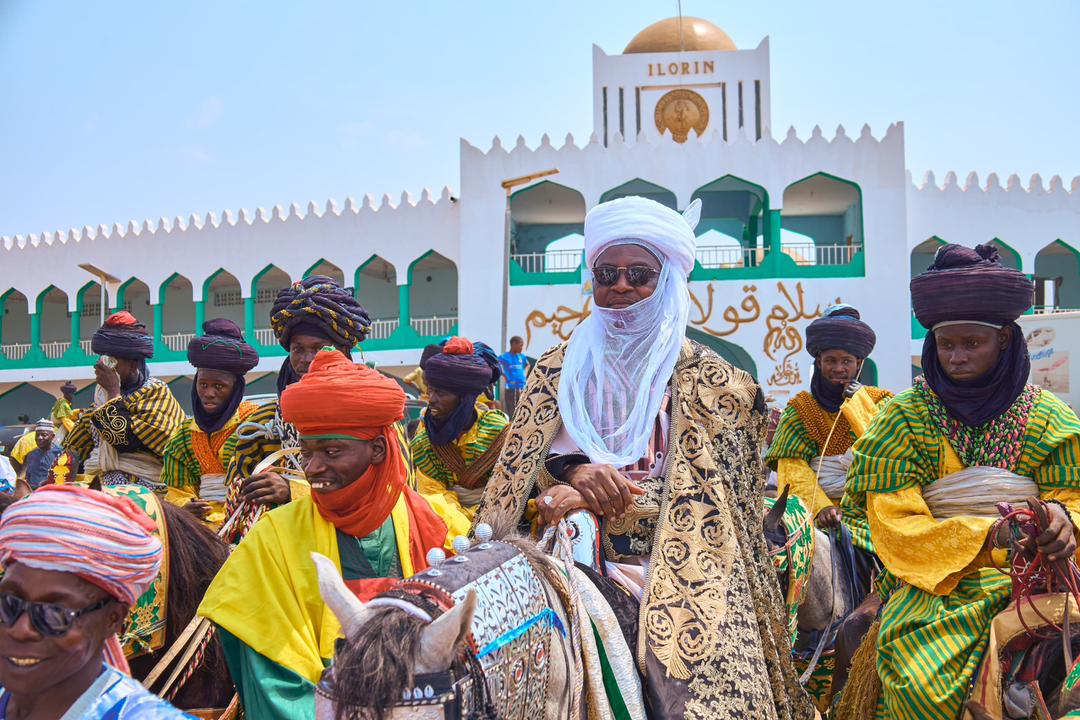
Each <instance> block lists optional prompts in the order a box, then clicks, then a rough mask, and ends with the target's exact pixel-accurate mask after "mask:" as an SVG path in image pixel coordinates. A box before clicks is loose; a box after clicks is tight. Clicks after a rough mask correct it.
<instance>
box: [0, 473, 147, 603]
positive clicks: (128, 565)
mask: <svg viewBox="0 0 1080 720" xmlns="http://www.w3.org/2000/svg"><path fill="white" fill-rule="evenodd" d="M153 531H154V523H153V521H152V520H151V519H150V518H149V517H148V516H147V515H146V513H144V512H143V511H142V510H140V509H139V508H137V507H136V506H135V505H134V504H133V503H132V502H131V501H130V500H127V499H126V498H118V497H111V496H109V495H106V494H104V493H101V492H98V491H96V490H88V489H86V488H82V487H78V486H76V485H48V486H46V487H44V488H42V489H41V490H38V491H36V492H34V493H33V494H31V495H29V496H28V497H26V498H24V499H22V500H20V501H18V502H16V503H14V504H13V505H11V507H9V508H8V509H7V510H6V511H5V512H4V514H3V516H2V517H0V565H3V566H5V567H6V566H8V565H9V564H11V563H13V562H15V563H22V564H24V565H29V566H30V567H33V568H37V569H39V570H51V571H54V572H63V573H71V574H73V575H78V576H79V577H81V578H83V579H84V580H87V581H88V582H91V583H93V584H95V585H97V586H98V587H100V588H102V589H103V590H105V591H106V592H108V593H109V594H110V595H112V596H113V597H115V598H117V599H119V600H120V601H122V602H124V603H126V604H128V605H131V604H132V603H134V602H135V598H137V597H138V596H139V595H140V594H142V592H143V591H144V590H145V589H146V588H147V587H149V586H150V583H152V582H153V580H154V578H155V577H156V576H157V573H158V569H159V567H160V565H161V556H162V548H161V542H160V541H159V540H158V539H157V538H156V537H154V534H153Z"/></svg>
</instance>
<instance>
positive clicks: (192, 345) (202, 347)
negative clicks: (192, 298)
mask: <svg viewBox="0 0 1080 720" xmlns="http://www.w3.org/2000/svg"><path fill="white" fill-rule="evenodd" d="M187 357H188V362H189V363H191V364H192V365H193V366H195V367H197V368H207V369H209V370H224V371H225V372H231V373H236V374H237V375H243V374H245V373H247V372H250V371H251V369H252V368H254V367H255V366H256V365H258V364H259V353H257V352H256V351H255V348H253V347H251V346H250V345H248V344H247V343H246V342H244V334H243V333H242V332H241V331H240V326H239V325H237V324H236V323H234V322H233V321H232V320H227V319H226V318H215V319H213V320H207V321H206V322H204V323H203V334H202V335H199V336H198V337H194V338H192V339H191V341H190V342H189V343H188V349H187Z"/></svg>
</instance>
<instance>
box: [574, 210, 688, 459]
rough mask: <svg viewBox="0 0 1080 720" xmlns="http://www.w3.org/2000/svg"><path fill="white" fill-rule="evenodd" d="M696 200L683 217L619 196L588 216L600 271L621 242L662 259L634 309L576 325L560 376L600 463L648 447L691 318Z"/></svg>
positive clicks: (582, 443) (606, 311)
mask: <svg viewBox="0 0 1080 720" xmlns="http://www.w3.org/2000/svg"><path fill="white" fill-rule="evenodd" d="M700 215H701V202H700V201H699V200H695V201H694V202H692V203H691V204H690V207H689V208H687V210H686V212H685V213H684V214H683V215H680V214H679V213H678V212H676V211H674V210H672V209H670V208H668V207H666V206H664V205H661V204H660V203H658V202H654V201H652V200H648V199H646V198H641V197H626V198H620V199H618V200H612V201H611V202H606V203H603V204H601V205H597V206H596V207H595V208H593V209H592V210H591V211H590V212H589V214H588V215H587V216H586V217H585V261H586V263H588V266H589V268H590V270H591V269H592V267H593V265H594V263H595V262H596V258H597V257H599V255H600V253H602V252H603V251H604V250H606V249H607V248H609V247H612V246H614V245H623V244H633V245H641V246H644V247H646V248H648V249H649V250H650V251H652V252H653V253H654V254H655V255H656V256H657V257H659V258H660V260H661V261H662V262H663V268H662V270H661V272H660V278H659V280H658V281H657V283H656V290H655V291H654V292H653V294H652V295H651V296H650V297H648V298H646V299H645V300H642V301H641V302H638V303H636V304H634V305H631V306H630V307H627V308H624V309H610V308H601V307H595V308H594V309H593V312H592V314H591V315H590V316H589V317H588V318H586V319H585V320H584V321H583V322H582V323H581V324H580V325H578V327H577V328H576V329H575V330H574V334H573V335H571V336H570V341H569V343H568V344H567V347H566V355H565V357H564V359H563V367H562V373H561V378H560V380H559V413H560V414H561V415H562V421H563V425H564V426H565V428H566V431H567V433H569V435H570V437H571V438H572V439H573V440H574V442H575V443H577V446H578V448H580V450H581V451H582V452H583V453H585V454H586V455H588V456H589V459H590V460H592V462H595V463H606V464H610V465H613V466H615V467H624V466H626V465H630V464H633V463H635V462H637V461H638V460H640V459H641V457H642V456H643V455H644V454H645V451H646V449H647V447H648V443H649V437H650V435H651V434H652V432H653V427H654V424H655V422H656V418H657V415H658V414H659V412H660V404H661V402H662V401H663V399H664V392H665V390H666V388H667V384H668V382H669V381H670V380H671V375H672V373H673V372H674V370H675V363H676V361H677V360H678V359H679V352H680V351H681V350H682V344H683V340H684V339H685V337H686V323H687V320H688V319H689V315H690V291H689V288H688V286H687V278H688V276H689V275H690V271H691V270H692V269H693V267H694V249H695V244H694V228H695V227H696V226H697V223H698V219H699V217H700Z"/></svg>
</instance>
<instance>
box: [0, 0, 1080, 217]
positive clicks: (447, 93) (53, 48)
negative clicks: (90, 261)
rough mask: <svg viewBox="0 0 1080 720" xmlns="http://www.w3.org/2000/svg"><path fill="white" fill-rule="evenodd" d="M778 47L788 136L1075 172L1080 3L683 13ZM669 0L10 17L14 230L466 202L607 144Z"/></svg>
mask: <svg viewBox="0 0 1080 720" xmlns="http://www.w3.org/2000/svg"><path fill="white" fill-rule="evenodd" d="M682 11H683V13H684V14H685V15H691V16H699V17H704V18H706V19H709V20H711V21H713V22H715V23H716V24H717V25H719V26H720V27H722V28H724V30H725V31H726V32H727V33H728V34H729V35H730V36H731V37H732V39H733V40H734V41H735V43H736V45H737V46H739V47H746V48H749V47H756V46H757V44H758V43H759V42H760V41H761V40H762V39H763V38H764V37H766V36H768V37H769V38H770V45H771V66H772V118H773V134H774V136H776V137H778V138H783V136H784V134H785V133H786V131H787V128H788V127H789V126H794V127H795V128H796V130H797V131H798V132H799V135H800V136H802V137H805V136H808V135H809V133H810V132H811V130H812V129H813V127H814V126H815V125H820V126H821V127H822V128H823V130H824V131H825V135H826V137H831V136H832V134H833V131H834V130H835V128H836V126H837V125H838V124H843V125H844V126H845V128H847V130H848V134H849V135H853V136H854V135H857V134H858V131H859V129H860V128H861V127H862V126H863V124H864V123H869V124H870V126H871V128H872V129H873V132H874V134H875V136H880V135H882V134H883V133H884V132H885V129H886V128H887V126H888V125H889V124H890V123H892V122H895V121H900V120H902V121H904V123H905V138H906V140H905V143H906V151H907V158H908V168H909V169H910V170H911V171H912V173H913V175H914V176H915V178H916V179H921V177H922V175H923V173H924V172H925V171H926V170H932V171H934V172H935V173H936V175H937V178H938V181H939V182H941V181H942V179H943V178H944V176H945V173H946V172H948V171H949V170H955V171H956V172H957V174H958V175H959V176H960V179H961V182H963V178H964V177H965V176H966V175H967V173H968V172H969V171H972V170H974V171H976V172H978V173H979V175H980V177H981V178H985V176H986V174H987V173H989V172H991V171H994V172H997V173H998V174H999V175H1000V177H1001V180H1002V184H1004V182H1005V179H1006V178H1007V176H1008V175H1009V174H1011V173H1017V174H1019V175H1020V176H1021V178H1023V181H1024V185H1025V186H1026V185H1027V180H1028V177H1029V176H1030V175H1031V174H1032V173H1034V172H1038V173H1041V174H1042V176H1043V179H1044V183H1048V182H1049V179H1050V177H1051V176H1053V175H1055V174H1059V175H1061V176H1062V177H1063V178H1065V184H1066V187H1068V185H1069V182H1070V181H1071V179H1072V177H1073V176H1075V175H1080V140H1078V139H1077V119H1078V118H1080V93H1078V92H1077V88H1080V61H1078V57H1077V51H1076V49H1075V48H1076V44H1075V43H1076V37H1077V31H1078V30H1080V0H1039V1H1038V2H1031V3H1024V4H1021V3H1017V2H999V1H996V0H983V1H979V2H975V1H973V0H935V1H933V2H926V1H924V0H908V1H907V2H902V3H901V2H895V1H894V2H865V0H863V1H860V2H849V1H847V0H843V1H841V0H837V1H835V2H833V1H829V2H826V1H824V0H822V1H819V2H806V1H805V0H803V1H801V2H794V1H793V2H786V1H785V2H781V1H779V0H768V1H767V2H752V3H751V2H741V3H734V2H728V1H719V0H684V2H683V3H682ZM675 14H676V3H675V2H674V1H673V0H672V1H669V0H662V1H661V0H652V1H645V0H544V2H521V1H520V0H519V1H515V2H508V1H507V0H502V1H500V2H496V1H493V0H459V1H458V2H452V3H451V2H418V1H414V2H409V1H407V0H395V1H394V2H382V3H375V2H367V1H361V0H353V1H352V2H346V1H341V2H330V1H329V0H325V1H319V0H313V1H312V2H305V3H297V2H273V1H271V0H260V1H258V2H242V1H240V0H236V1H230V2H221V1H220V0H215V1H211V0H188V1H185V2H178V1H175V0H174V1H173V2H166V1H162V2H112V1H111V0H96V1H95V2H92V3H90V2H85V1H84V0H78V1H68V0H55V1H49V2H40V1H38V2H33V1H31V0H0V235H15V234H29V233H38V232H43V231H54V230H61V231H66V230H67V229H69V228H72V227H82V226H84V225H90V226H97V225H99V224H105V225H111V224H113V223H121V224H125V225H126V224H127V222H128V221H129V220H135V221H136V222H141V221H143V220H145V219H150V220H151V222H152V223H155V224H156V222H157V219H158V218H159V217H162V216H164V217H167V218H172V217H175V216H177V215H180V216H184V217H187V216H189V215H190V214H192V213H196V214H200V215H204V214H205V213H206V212H207V211H214V212H216V213H219V214H220V213H221V211H222V210H225V209H230V210H234V211H236V210H238V209H239V208H241V207H244V208H249V209H254V208H258V207H264V208H270V207H272V206H273V205H275V204H280V205H283V206H287V205H288V204H289V203H292V202H296V203H299V204H300V205H301V206H306V205H307V203H308V202H309V201H312V200H313V201H315V202H316V203H317V204H323V203H325V202H326V200H327V199H329V198H335V199H336V200H337V201H338V202H339V204H340V203H342V202H343V201H344V199H345V198H346V197H348V196H352V197H354V198H357V199H359V198H361V197H362V196H363V195H364V194H366V193H371V194H373V195H374V196H375V197H376V198H379V197H381V196H382V195H383V194H384V193H389V194H390V196H391V197H392V198H394V200H395V202H396V201H397V198H399V197H400V196H401V193H402V191H403V190H408V191H409V192H411V193H412V194H413V196H414V197H415V196H419V194H420V191H421V190H422V189H423V188H425V187H426V188H431V189H432V190H433V191H435V192H438V191H439V190H441V189H442V187H443V186H444V185H449V186H450V187H451V188H456V187H457V185H458V152H459V146H458V139H459V138H461V137H464V138H465V139H467V140H469V141H470V142H472V143H473V144H474V145H477V146H479V147H482V148H485V149H486V148H487V147H489V146H490V144H491V140H492V138H493V137H494V136H495V135H498V136H500V137H501V138H502V139H503V144H504V145H508V146H509V145H512V144H513V143H514V142H515V141H516V138H517V136H518V135H523V136H524V137H525V139H526V141H527V142H528V143H529V145H530V146H535V145H536V144H537V143H538V142H539V140H540V137H541V135H543V134H544V133H548V134H549V135H550V136H551V138H552V139H553V141H557V144H561V140H562V138H563V137H564V136H565V135H566V133H567V132H572V133H573V134H574V136H575V137H576V138H578V140H579V142H584V141H586V140H587V139H588V136H589V133H590V132H591V130H592V98H591V86H592V85H591V84H592V64H591V53H592V45H593V43H595V44H597V45H599V46H600V47H601V48H602V49H604V50H605V51H606V52H608V53H609V54H614V53H617V52H620V51H621V50H622V48H623V47H624V46H625V45H626V43H627V42H629V40H630V39H631V38H632V37H633V36H634V35H635V34H636V33H637V32H638V31H639V30H641V29H642V28H644V27H646V26H647V25H649V24H650V23H652V22H655V21H657V20H660V19H663V18H665V17H670V16H672V15H675Z"/></svg>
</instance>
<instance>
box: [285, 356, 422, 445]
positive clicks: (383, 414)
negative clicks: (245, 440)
mask: <svg viewBox="0 0 1080 720" xmlns="http://www.w3.org/2000/svg"><path fill="white" fill-rule="evenodd" d="M281 415H282V417H283V418H284V419H285V422H288V423H292V424H293V425H295V426H296V429H297V430H298V431H299V432H300V436H301V437H309V438H328V437H341V438H352V439H355V440H371V439H372V438H374V437H377V436H378V435H381V434H382V429H383V428H385V427H387V426H390V425H393V424H394V423H396V422H397V421H398V420H401V419H402V418H403V417H405V392H404V391H403V390H402V389H401V387H400V386H399V385H398V384H397V383H396V382H394V381H393V380H391V379H390V378H388V377H386V376H385V375H383V374H382V373H379V372H377V371H375V370H372V369H371V368H369V367H367V366H366V365H356V364H355V363H353V361H352V360H350V359H349V358H347V357H345V355H344V354H343V353H341V352H339V351H337V350H321V351H320V352H319V353H318V354H317V355H315V359H314V360H312V361H311V367H310V369H309V370H308V371H307V374H305V375H304V377H303V378H302V379H301V380H300V381H299V382H296V383H293V384H292V385H290V386H289V387H287V388H285V391H284V392H283V393H282V394H281Z"/></svg>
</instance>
